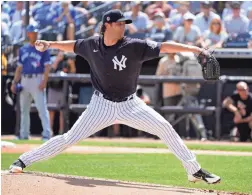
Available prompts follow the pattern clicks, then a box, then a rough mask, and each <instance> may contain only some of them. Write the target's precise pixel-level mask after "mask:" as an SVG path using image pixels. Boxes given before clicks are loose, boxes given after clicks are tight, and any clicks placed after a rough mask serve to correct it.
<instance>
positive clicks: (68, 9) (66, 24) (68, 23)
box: [55, 1, 76, 40]
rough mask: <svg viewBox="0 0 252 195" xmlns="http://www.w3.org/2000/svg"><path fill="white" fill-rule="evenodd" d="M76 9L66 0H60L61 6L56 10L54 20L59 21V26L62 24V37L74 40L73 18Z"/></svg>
mask: <svg viewBox="0 0 252 195" xmlns="http://www.w3.org/2000/svg"><path fill="white" fill-rule="evenodd" d="M75 16H76V11H75V9H74V8H73V6H72V5H71V3H70V2H68V1H62V2H61V7H60V8H59V10H58V13H57V18H56V19H55V21H56V22H57V23H59V26H63V30H64V39H67V40H74V39H75V25H74V19H75Z"/></svg>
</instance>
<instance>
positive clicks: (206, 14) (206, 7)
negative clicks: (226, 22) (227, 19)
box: [193, 1, 220, 33]
mask: <svg viewBox="0 0 252 195" xmlns="http://www.w3.org/2000/svg"><path fill="white" fill-rule="evenodd" d="M211 8H212V2H209V1H203V2H202V3H201V10H202V12H200V13H199V14H197V15H196V17H195V20H194V22H193V24H194V25H196V26H198V27H199V29H200V31H201V33H204V32H205V31H207V30H208V29H209V27H210V23H211V21H212V19H214V18H220V16H219V15H217V14H215V13H214V12H213V11H211Z"/></svg>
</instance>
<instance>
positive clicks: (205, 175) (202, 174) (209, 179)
mask: <svg viewBox="0 0 252 195" xmlns="http://www.w3.org/2000/svg"><path fill="white" fill-rule="evenodd" d="M188 180H189V181H190V182H194V183H195V182H197V181H205V182H206V183H208V184H216V183H219V182H220V180H221V178H220V177H219V176H217V175H214V174H211V173H209V172H207V171H205V170H204V169H200V170H199V171H198V172H197V173H194V174H193V175H188Z"/></svg>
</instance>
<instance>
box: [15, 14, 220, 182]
mask: <svg viewBox="0 0 252 195" xmlns="http://www.w3.org/2000/svg"><path fill="white" fill-rule="evenodd" d="M113 22H114V23H116V22H122V23H123V22H124V23H125V24H129V23H131V22H132V20H129V19H126V18H125V17H124V16H123V14H122V12H121V11H120V10H111V11H108V12H106V13H105V14H104V15H103V24H104V23H113ZM122 23H118V24H120V25H123V24H122ZM104 36H105V35H104ZM161 45H162V44H161V43H157V42H154V41H148V40H147V41H143V40H139V39H131V38H127V37H123V38H121V39H120V40H118V41H117V43H116V44H114V45H112V46H106V45H105V44H104V37H103V35H101V36H95V37H91V38H89V39H84V40H77V41H76V42H75V44H74V52H75V53H76V54H77V55H80V56H82V57H84V58H85V59H86V60H87V61H88V62H89V64H90V69H91V80H92V84H93V85H94V88H95V89H96V90H95V92H94V94H93V96H92V99H91V102H90V104H89V105H88V107H87V109H86V110H85V111H84V112H83V113H82V115H81V116H80V117H79V119H78V120H77V122H76V123H75V124H74V125H73V127H72V128H71V129H70V130H69V131H68V132H67V133H65V134H64V135H58V136H56V137H54V138H52V139H50V140H49V141H48V142H46V143H44V144H43V145H42V146H40V147H39V148H37V149H35V150H32V151H30V152H27V153H24V154H23V155H21V156H20V157H19V159H18V160H17V161H15V162H14V163H13V164H12V165H11V166H10V172H14V173H16V172H22V171H23V168H25V167H26V166H29V165H31V164H32V163H34V162H37V161H41V160H45V159H48V158H51V157H53V156H55V155H57V154H59V153H60V152H62V151H63V150H65V149H66V148H67V147H69V146H71V145H73V144H75V143H77V142H79V141H81V140H83V139H85V138H87V137H89V136H90V135H92V134H94V133H96V132H97V131H99V130H101V129H103V128H105V127H107V126H110V125H113V124H114V123H115V122H116V123H118V122H119V123H122V124H125V125H128V126H131V127H133V128H136V129H139V130H142V131H146V132H148V133H151V134H154V135H157V136H158V137H160V138H161V139H162V140H163V141H164V142H165V144H166V145H167V146H168V147H169V148H170V150H171V151H172V152H173V153H174V154H175V155H176V157H177V158H178V159H179V160H180V161H181V162H182V164H183V166H184V167H185V169H186V171H187V173H188V180H189V181H191V182H196V181H201V180H204V181H205V182H207V183H209V184H214V183H217V182H219V181H220V177H219V176H216V175H214V174H211V173H209V172H207V171H205V170H203V169H201V168H200V165H199V163H198V162H197V161H196V157H195V156H194V154H193V153H192V152H191V151H189V150H188V148H187V147H186V146H185V144H184V143H183V141H182V140H181V139H180V137H179V136H178V134H177V133H176V132H175V130H174V129H173V127H172V126H171V125H170V123H169V122H167V121H166V120H165V119H164V118H163V117H162V116H161V115H160V114H158V113H157V112H156V111H154V110H153V109H152V108H150V107H148V106H147V105H146V104H145V103H144V102H143V101H142V100H141V99H140V98H138V97H137V95H136V87H137V79H138V76H139V73H140V69H141V66H142V63H143V62H144V61H146V60H150V59H153V58H156V57H158V56H159V53H160V49H161Z"/></svg>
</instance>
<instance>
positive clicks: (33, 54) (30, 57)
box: [18, 44, 51, 74]
mask: <svg viewBox="0 0 252 195" xmlns="http://www.w3.org/2000/svg"><path fill="white" fill-rule="evenodd" d="M50 64H51V60H50V53H49V51H48V50H47V51H44V52H40V51H38V50H36V48H35V47H34V46H32V45H31V44H26V45H24V46H23V47H21V48H20V49H19V59H18V66H22V67H23V70H22V71H23V74H42V73H44V68H45V65H50Z"/></svg>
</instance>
